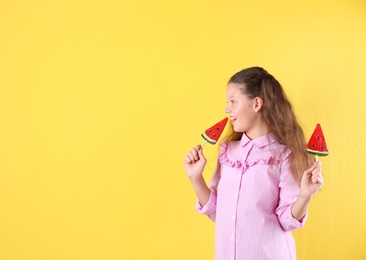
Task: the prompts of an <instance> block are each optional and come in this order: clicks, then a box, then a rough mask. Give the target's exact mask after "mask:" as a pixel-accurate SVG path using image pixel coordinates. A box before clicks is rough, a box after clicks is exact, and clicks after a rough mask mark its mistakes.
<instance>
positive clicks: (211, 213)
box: [196, 190, 217, 221]
mask: <svg viewBox="0 0 366 260" xmlns="http://www.w3.org/2000/svg"><path fill="white" fill-rule="evenodd" d="M216 199H217V197H216V193H215V192H213V191H212V190H211V193H210V198H209V199H208V202H207V203H206V205H204V206H203V207H202V206H201V204H200V203H199V201H198V199H197V200H196V210H197V212H198V213H200V214H206V215H207V217H208V218H209V219H211V220H212V221H215V220H216Z"/></svg>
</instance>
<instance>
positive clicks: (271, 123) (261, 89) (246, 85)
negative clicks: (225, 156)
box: [225, 67, 314, 184]
mask: <svg viewBox="0 0 366 260" xmlns="http://www.w3.org/2000/svg"><path fill="white" fill-rule="evenodd" d="M228 83H235V84H241V85H242V86H243V87H242V89H241V90H242V93H243V94H244V95H246V96H247V97H248V98H250V99H254V98H256V97H260V98H261V99H262V100H263V106H262V109H261V113H262V118H263V120H264V121H265V122H266V124H267V126H268V127H269V130H270V132H271V133H273V134H274V135H275V137H276V139H277V141H278V142H279V143H280V144H283V145H285V146H287V147H288V148H289V149H290V150H291V151H292V154H291V171H292V174H293V176H294V178H295V179H296V181H297V182H298V183H299V184H300V181H301V177H302V174H303V172H304V171H305V170H306V169H308V168H309V167H310V165H311V164H312V163H313V161H314V158H313V157H312V156H310V155H309V154H307V153H306V141H305V136H304V132H303V130H302V128H301V126H300V124H299V122H298V121H297V119H296V115H295V113H294V111H293V109H292V105H291V103H290V101H289V100H288V98H287V97H286V94H285V91H284V90H283V88H282V86H281V84H280V83H279V82H278V81H277V80H276V79H275V78H274V77H273V76H272V75H271V74H269V73H268V72H267V71H266V70H264V69H263V68H260V67H252V68H247V69H244V70H242V71H239V72H238V73H236V74H235V75H233V76H232V77H231V78H230V80H229V82H228ZM229 127H231V128H229V131H228V134H227V136H226V137H225V141H235V140H240V139H241V137H242V135H243V133H237V132H234V130H233V128H232V126H231V124H230V126H229Z"/></svg>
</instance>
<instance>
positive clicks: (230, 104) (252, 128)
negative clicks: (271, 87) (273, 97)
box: [225, 83, 262, 139]
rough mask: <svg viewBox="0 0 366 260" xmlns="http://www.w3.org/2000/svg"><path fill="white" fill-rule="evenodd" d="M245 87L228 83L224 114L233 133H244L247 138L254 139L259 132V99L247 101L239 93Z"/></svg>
mask: <svg viewBox="0 0 366 260" xmlns="http://www.w3.org/2000/svg"><path fill="white" fill-rule="evenodd" d="M243 87H245V86H243V85H241V84H235V83H229V84H228V86H227V89H226V99H227V106H226V108H225V112H226V113H227V114H228V115H229V117H230V119H231V123H232V124H233V129H234V131H235V132H243V133H244V132H245V133H246V135H247V136H248V137H249V138H252V139H254V138H256V137H257V136H258V134H259V133H260V132H261V131H260V130H261V129H260V127H261V118H260V115H259V113H258V112H259V110H260V108H261V105H262V103H261V100H260V98H254V99H249V98H248V97H247V96H246V95H244V94H243V93H242V91H241V88H243Z"/></svg>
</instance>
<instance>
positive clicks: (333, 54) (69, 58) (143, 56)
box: [0, 0, 366, 260]
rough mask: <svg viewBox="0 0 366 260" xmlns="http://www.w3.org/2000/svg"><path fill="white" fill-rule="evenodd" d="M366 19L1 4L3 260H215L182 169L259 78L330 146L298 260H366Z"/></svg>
mask: <svg viewBox="0 0 366 260" xmlns="http://www.w3.org/2000/svg"><path fill="white" fill-rule="evenodd" d="M365 14H366V2H365V1H364V0H348V1H346V0H344V1H343V0H335V1H330V0H325V1H315V0H310V1H304V0H299V1H289V0H288V1H269V0H258V1H242V0H240V1H239V0H233V1H207V0H203V1H194V0H184V1H183V0H178V1H163V0H157V1H147V0H136V1H125V0H122V1H115V0H104V1H96V0H94V1H85V0H84V1H83V0H80V1H70V0H66V1H42V0H34V1H25V0H19V1H10V0H1V1H0V259H1V260H23V259H24V260H28V259H29V260H58V259H63V260H66V259H67V260H74V259H75V260H76V259H88V260H94V259H103V260H104V259H109V260H112V259H113V260H114V259H123V260H124V259H126V260H138V259H142V260H145V259H148V260H150V259H151V260H153V259H159V260H168V259H169V260H171V259H174V260H187V259H189V260H196V259H197V260H201V259H213V255H214V247H213V241H214V223H213V222H211V221H210V220H208V219H207V218H206V217H205V216H201V215H198V214H197V213H196V212H195V196H194V192H193V190H192V188H191V187H190V184H189V182H188V180H187V178H186V176H185V172H184V170H183V158H184V156H185V155H186V153H187V152H188V150H189V149H190V148H191V147H193V146H194V145H196V144H200V143H202V142H203V139H202V138H201V136H200V133H201V132H202V131H203V130H205V129H206V128H208V127H209V126H211V125H213V124H214V123H216V122H217V121H219V120H221V119H222V118H224V117H225V114H224V111H223V110H224V107H225V102H226V100H225V85H226V82H227V80H228V79H229V77H230V76H231V75H232V74H234V73H235V72H237V71H238V70H241V69H243V68H245V67H249V66H263V67H264V68H265V69H267V70H268V71H269V72H270V73H272V74H273V75H275V76H276V77H277V79H278V80H279V81H280V82H281V83H282V85H283V86H284V88H285V90H286V92H287V94H288V96H289V98H290V100H291V101H292V103H293V106H294V109H295V112H296V113H297V115H298V117H299V120H300V122H301V124H302V126H303V128H304V131H305V133H306V136H307V137H310V135H311V133H312V131H313V129H314V127H315V125H316V123H321V125H322V128H323V131H324V134H325V137H326V140H327V143H328V148H329V151H330V155H329V156H328V157H325V158H322V161H323V172H324V176H325V182H326V183H325V186H324V187H323V189H322V190H321V192H319V193H318V194H317V195H316V196H315V198H314V200H313V202H312V204H311V206H310V209H309V219H308V222H307V224H306V226H305V227H304V228H303V229H300V230H298V231H295V232H294V236H295V239H296V243H297V254H298V259H300V260H307V259H314V260H317V259H319V260H323V259H332V260H336V259H353V260H354V259H366V247H365V245H366V221H365V219H366V206H365V205H366V195H365V185H366V169H365V161H364V159H365V156H366V152H365V147H366V135H365V128H366V119H365V113H366V105H365V98H366V86H365V85H366V81H365V69H366V15H365ZM217 152H218V146H217V145H216V146H212V145H209V144H208V145H206V146H205V153H206V156H207V157H208V159H209V163H208V167H207V169H206V170H205V173H204V174H205V177H206V178H207V179H209V178H210V175H211V172H212V170H213V167H214V164H215V160H216V155H217Z"/></svg>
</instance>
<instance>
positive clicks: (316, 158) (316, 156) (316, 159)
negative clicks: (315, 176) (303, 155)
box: [315, 154, 318, 162]
mask: <svg viewBox="0 0 366 260" xmlns="http://www.w3.org/2000/svg"><path fill="white" fill-rule="evenodd" d="M315 161H316V162H317V161H318V154H316V155H315Z"/></svg>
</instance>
